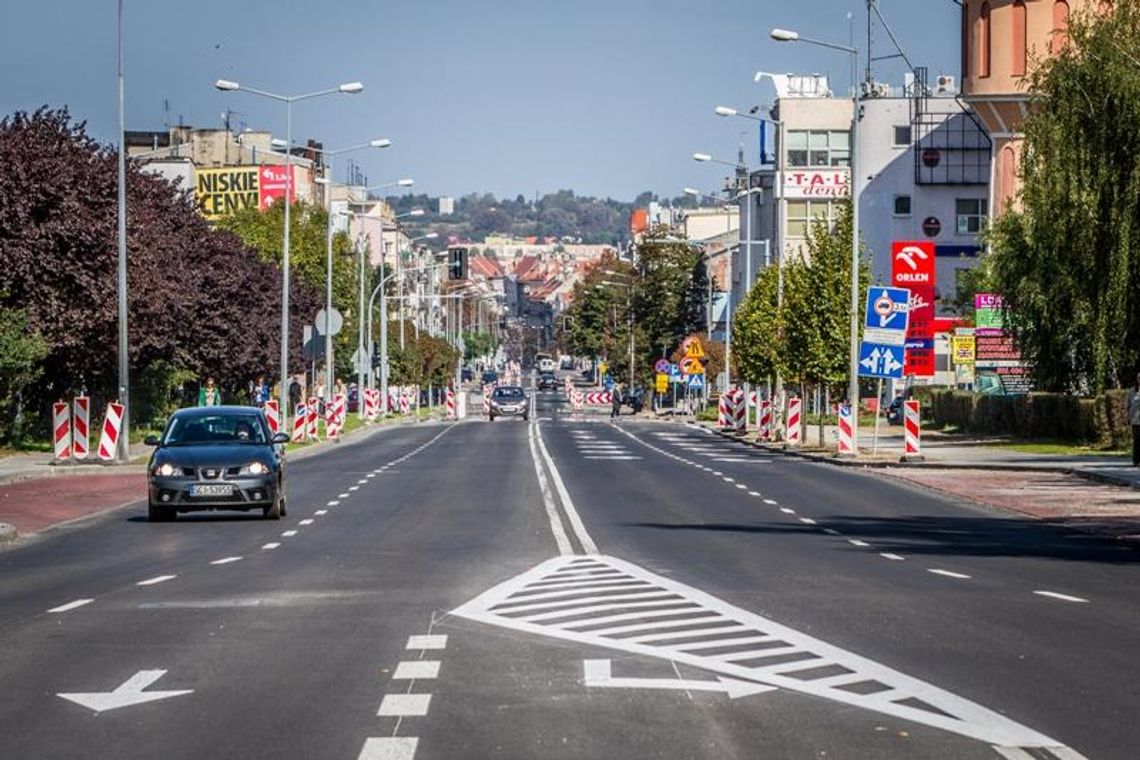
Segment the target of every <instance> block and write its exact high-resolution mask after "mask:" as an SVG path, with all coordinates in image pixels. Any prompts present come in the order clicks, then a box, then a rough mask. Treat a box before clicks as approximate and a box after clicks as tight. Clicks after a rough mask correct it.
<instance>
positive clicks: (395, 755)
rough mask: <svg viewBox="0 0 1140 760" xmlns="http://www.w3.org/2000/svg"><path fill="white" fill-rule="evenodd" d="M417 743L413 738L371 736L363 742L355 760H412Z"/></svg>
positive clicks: (417, 739) (416, 738) (416, 739)
mask: <svg viewBox="0 0 1140 760" xmlns="http://www.w3.org/2000/svg"><path fill="white" fill-rule="evenodd" d="M419 741H420V740H419V738H418V737H415V736H372V737H369V738H368V739H365V740H364V748H363V749H361V750H360V754H359V755H357V757H356V760H412V758H414V757H415V756H416V745H417V744H418V743H419Z"/></svg>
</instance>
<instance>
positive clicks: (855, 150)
mask: <svg viewBox="0 0 1140 760" xmlns="http://www.w3.org/2000/svg"><path fill="white" fill-rule="evenodd" d="M770 36H771V37H772V39H774V40H776V41H777V42H805V43H807V44H809V45H819V46H820V47H825V48H831V49H832V50H840V51H843V52H845V53H848V54H849V55H850V56H851V83H852V85H853V86H852V88H851V90H852V91H851V97H852V99H853V110H852V112H851V335H850V341H851V346H850V351H851V356H850V362H849V364H850V366H849V367H848V372H849V373H850V375H851V376H850V378H849V379H848V384H847V402H848V403H849V404H850V405H851V423H852V424H851V437H852V444H853V446H854V449H855V451H858V450H859V437H858V436H859V423H858V414H859V187H858V177H859V174H858V168H857V167H858V166H859V161H858V155H859V86H858V83H857V82H856V81H855V78H856V76H857V75H858V73H857V72H858V71H859V49H858V48H856V47H853V46H850V45H839V44H836V43H834V42H823V41H821V40H814V39H811V38H808V37H801V36H800V34H799V33H798V32H794V31H791V30H788V29H778V28H777V29H773V30H772V31H771V32H770Z"/></svg>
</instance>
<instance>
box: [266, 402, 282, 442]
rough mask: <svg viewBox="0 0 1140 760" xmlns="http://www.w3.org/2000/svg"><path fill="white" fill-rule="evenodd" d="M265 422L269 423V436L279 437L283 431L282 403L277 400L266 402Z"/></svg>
mask: <svg viewBox="0 0 1140 760" xmlns="http://www.w3.org/2000/svg"><path fill="white" fill-rule="evenodd" d="M265 421H266V422H268V423H269V434H270V435H277V431H279V430H280V429H281V402H280V401H278V400H277V399H273V398H271V399H269V400H268V401H266V402H265Z"/></svg>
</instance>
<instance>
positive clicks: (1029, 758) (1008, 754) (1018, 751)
mask: <svg viewBox="0 0 1140 760" xmlns="http://www.w3.org/2000/svg"><path fill="white" fill-rule="evenodd" d="M992 749H993V751H994V752H996V753H998V754H999V755H1001V756H1002V757H1004V758H1005V760H1035V758H1034V756H1033V755H1031V754H1030V753H1029V752H1027V751H1026V750H1024V749H1022V748H1021V747H996V746H995V747H993V748H992Z"/></svg>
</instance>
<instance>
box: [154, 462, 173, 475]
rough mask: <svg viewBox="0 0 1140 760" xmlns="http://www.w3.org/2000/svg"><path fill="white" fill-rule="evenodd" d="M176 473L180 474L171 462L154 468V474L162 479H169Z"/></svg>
mask: <svg viewBox="0 0 1140 760" xmlns="http://www.w3.org/2000/svg"><path fill="white" fill-rule="evenodd" d="M176 472H178V470H177V469H176V468H175V467H174V465H172V464H171V463H170V462H164V463H163V464H160V465H159V466H158V467H155V468H154V474H155V475H158V476H159V477H160V478H169V477H170V476H171V475H173V474H174V473H176Z"/></svg>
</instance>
